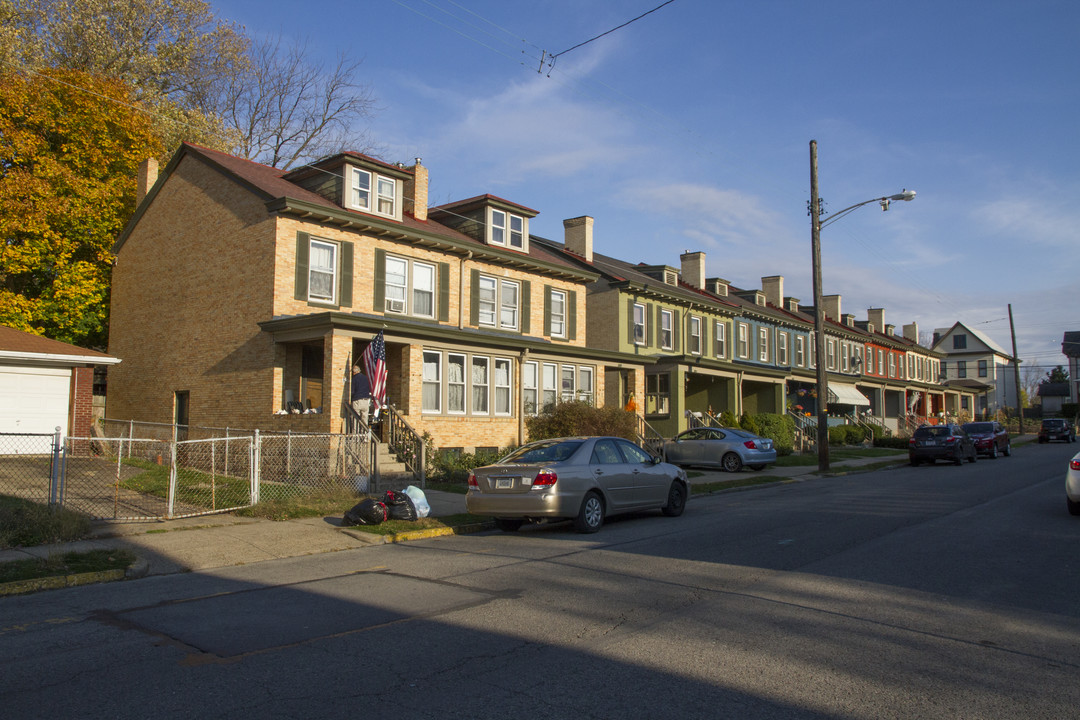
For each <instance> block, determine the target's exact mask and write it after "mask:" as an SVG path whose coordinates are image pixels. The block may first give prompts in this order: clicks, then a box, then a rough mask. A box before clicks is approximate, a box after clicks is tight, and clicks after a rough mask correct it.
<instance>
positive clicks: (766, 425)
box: [742, 413, 795, 455]
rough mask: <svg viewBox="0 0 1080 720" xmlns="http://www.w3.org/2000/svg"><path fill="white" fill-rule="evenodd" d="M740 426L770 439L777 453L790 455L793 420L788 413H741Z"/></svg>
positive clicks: (792, 438)
mask: <svg viewBox="0 0 1080 720" xmlns="http://www.w3.org/2000/svg"><path fill="white" fill-rule="evenodd" d="M748 426H749V427H748ZM742 427H743V429H744V430H747V431H749V432H752V433H754V434H756V435H760V436H761V437H764V438H769V439H770V440H772V441H773V447H774V448H776V452H777V454H779V455H790V454H791V452H792V451H793V450H794V449H795V420H794V419H793V418H792V417H790V416H788V415H775V414H773V413H759V414H757V415H743V419H742ZM751 428H756V429H751Z"/></svg>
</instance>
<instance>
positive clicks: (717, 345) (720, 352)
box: [713, 320, 727, 358]
mask: <svg viewBox="0 0 1080 720" xmlns="http://www.w3.org/2000/svg"><path fill="white" fill-rule="evenodd" d="M713 351H714V352H715V353H716V357H718V358H726V357H727V325H726V324H725V323H724V322H723V321H721V320H717V321H716V340H715V342H714V345H713Z"/></svg>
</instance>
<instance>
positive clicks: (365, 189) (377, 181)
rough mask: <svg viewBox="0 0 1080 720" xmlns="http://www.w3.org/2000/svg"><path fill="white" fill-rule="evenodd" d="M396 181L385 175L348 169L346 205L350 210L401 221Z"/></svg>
mask: <svg viewBox="0 0 1080 720" xmlns="http://www.w3.org/2000/svg"><path fill="white" fill-rule="evenodd" d="M398 193H399V184H398V181H397V180H395V179H394V178H392V177H389V176H386V175H380V174H379V173H375V172H371V171H369V170H364V169H363V168H358V167H354V168H349V191H348V193H347V194H346V204H347V207H349V208H350V209H352V210H362V211H364V212H369V213H372V214H374V215H382V216H384V217H389V218H394V219H401V218H400V207H401V203H400V202H399V198H398Z"/></svg>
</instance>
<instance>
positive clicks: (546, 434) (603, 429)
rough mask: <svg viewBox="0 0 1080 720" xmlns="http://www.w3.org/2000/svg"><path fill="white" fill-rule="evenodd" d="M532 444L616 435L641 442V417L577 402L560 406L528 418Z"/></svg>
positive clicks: (617, 409) (527, 425) (623, 411)
mask: <svg viewBox="0 0 1080 720" xmlns="http://www.w3.org/2000/svg"><path fill="white" fill-rule="evenodd" d="M525 427H526V429H527V430H528V431H529V441H530V442H531V441H533V440H544V439H546V438H557V437H568V436H572V435H614V436H616V437H621V438H626V439H627V440H630V441H631V442H636V441H637V418H636V416H635V415H634V413H631V412H627V411H626V410H623V409H622V408H619V407H606V408H598V407H594V406H592V405H590V404H589V403H587V402H581V401H579V400H573V401H570V402H563V403H558V404H557V405H555V406H553V407H550V408H548V409H547V410H545V411H544V412H543V413H541V414H540V415H537V416H536V417H531V418H527V419H526V420H525Z"/></svg>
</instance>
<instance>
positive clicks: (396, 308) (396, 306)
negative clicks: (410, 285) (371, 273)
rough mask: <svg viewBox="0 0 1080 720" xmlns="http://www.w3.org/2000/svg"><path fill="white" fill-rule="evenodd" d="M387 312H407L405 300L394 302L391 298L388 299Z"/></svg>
mask: <svg viewBox="0 0 1080 720" xmlns="http://www.w3.org/2000/svg"><path fill="white" fill-rule="evenodd" d="M386 311H387V312H396V313H403V312H405V301H404V300H392V299H390V298H387V299H386Z"/></svg>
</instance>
